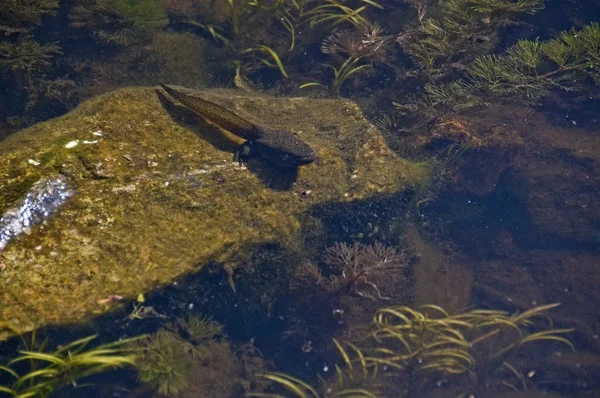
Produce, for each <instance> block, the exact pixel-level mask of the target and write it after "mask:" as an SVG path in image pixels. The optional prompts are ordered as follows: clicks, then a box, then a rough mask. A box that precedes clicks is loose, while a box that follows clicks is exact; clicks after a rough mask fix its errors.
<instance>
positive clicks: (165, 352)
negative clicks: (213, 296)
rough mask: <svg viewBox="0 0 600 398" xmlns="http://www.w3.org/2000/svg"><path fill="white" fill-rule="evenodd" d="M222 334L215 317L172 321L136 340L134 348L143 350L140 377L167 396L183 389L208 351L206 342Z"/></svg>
mask: <svg viewBox="0 0 600 398" xmlns="http://www.w3.org/2000/svg"><path fill="white" fill-rule="evenodd" d="M222 334H223V326H222V325H220V324H219V323H217V322H215V321H214V320H212V319H211V318H201V317H198V316H190V317H188V318H186V319H178V320H177V321H175V322H174V323H171V324H168V325H167V326H166V329H159V330H158V331H157V332H156V333H154V334H152V335H151V336H150V338H149V339H147V340H144V341H139V342H136V343H135V345H134V347H133V348H134V349H135V350H136V351H139V352H140V357H139V360H138V362H137V363H138V366H137V368H138V378H139V380H140V381H142V382H144V383H146V384H148V385H150V386H151V387H152V388H153V389H155V390H156V391H158V392H159V393H160V394H163V395H171V394H177V393H179V392H181V391H182V390H183V389H184V388H186V387H187V386H188V385H189V383H190V380H191V379H190V378H191V377H192V375H193V371H194V365H195V360H197V359H199V358H201V357H202V356H203V355H204V354H205V351H204V347H205V345H206V344H208V343H210V342H211V341H214V339H215V338H216V337H217V336H219V335H222Z"/></svg>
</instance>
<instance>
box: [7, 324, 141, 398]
mask: <svg viewBox="0 0 600 398" xmlns="http://www.w3.org/2000/svg"><path fill="white" fill-rule="evenodd" d="M145 337H146V336H139V337H136V338H132V339H127V340H120V341H116V342H113V343H108V344H103V345H100V346H97V347H93V348H89V343H90V342H91V341H92V340H94V339H95V338H96V335H93V336H88V337H85V338H82V339H79V340H76V341H73V342H71V343H69V344H67V345H65V346H63V347H60V348H58V349H57V350H55V351H53V352H46V351H45V349H46V346H47V343H48V341H47V340H44V341H43V342H42V343H40V344H36V343H35V333H32V340H31V343H29V344H27V345H28V346H29V349H27V350H22V351H19V354H20V355H19V356H18V357H17V358H15V359H13V360H12V361H10V362H9V363H8V364H7V365H5V366H0V372H4V373H7V374H9V375H10V376H11V377H12V379H13V382H12V383H11V384H10V385H4V386H0V392H4V393H6V394H9V396H11V397H19V398H26V397H47V396H50V394H52V393H53V392H55V391H57V390H59V389H61V388H65V387H68V386H74V385H77V382H78V381H79V380H81V379H84V378H86V377H88V376H91V375H94V374H98V373H102V372H105V371H108V370H112V369H116V368H124V367H129V366H132V367H133V366H136V355H135V354H134V353H132V352H131V351H129V350H127V349H126V348H124V347H123V345H124V344H129V343H131V342H132V341H136V340H139V339H143V338H145ZM24 363H28V364H29V370H28V372H25V373H24V372H23V371H22V369H21V368H22V365H23V364H24Z"/></svg>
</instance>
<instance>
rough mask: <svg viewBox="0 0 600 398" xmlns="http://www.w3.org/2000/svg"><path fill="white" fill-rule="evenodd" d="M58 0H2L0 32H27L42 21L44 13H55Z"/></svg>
mask: <svg viewBox="0 0 600 398" xmlns="http://www.w3.org/2000/svg"><path fill="white" fill-rule="evenodd" d="M57 8H58V0H2V1H1V2H0V32H3V33H5V34H12V33H22V32H28V31H30V30H31V29H32V28H33V27H35V26H38V25H40V24H41V22H42V17H43V16H44V15H56V9H57Z"/></svg>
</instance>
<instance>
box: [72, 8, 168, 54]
mask: <svg viewBox="0 0 600 398" xmlns="http://www.w3.org/2000/svg"><path fill="white" fill-rule="evenodd" d="M70 19H71V24H70V25H71V26H72V27H74V28H86V29H88V30H90V31H92V32H93V33H94V36H95V37H96V39H97V40H98V41H99V42H102V43H108V44H116V45H120V46H129V45H132V44H134V43H136V42H138V41H140V40H143V39H144V38H145V37H146V33H147V32H148V31H149V30H152V29H157V28H162V27H164V26H166V25H167V24H168V23H169V19H168V18H167V15H166V14H165V11H164V9H163V7H162V6H161V5H160V4H159V3H158V2H157V0H82V2H81V4H80V5H77V6H75V7H73V9H72V10H71V13H70Z"/></svg>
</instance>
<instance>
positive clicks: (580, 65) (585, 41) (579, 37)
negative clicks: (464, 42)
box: [469, 22, 600, 103]
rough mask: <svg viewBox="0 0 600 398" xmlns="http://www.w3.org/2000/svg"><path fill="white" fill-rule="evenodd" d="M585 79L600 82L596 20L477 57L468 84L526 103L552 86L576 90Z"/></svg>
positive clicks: (599, 33) (599, 38) (484, 92)
mask: <svg viewBox="0 0 600 398" xmlns="http://www.w3.org/2000/svg"><path fill="white" fill-rule="evenodd" d="M541 71H543V73H542V72H541ZM587 78H591V79H592V80H593V81H594V82H595V83H596V84H600V24H599V23H598V22H594V23H592V24H590V25H587V26H585V27H583V28H582V29H574V28H573V29H571V30H569V31H565V32H562V33H560V34H559V35H558V37H557V38H556V39H553V40H549V41H546V42H541V41H539V40H537V39H536V40H533V41H532V40H520V41H519V42H517V43H516V44H515V45H513V46H511V47H510V48H509V49H508V50H507V51H506V54H505V55H500V56H496V55H486V56H482V57H480V58H477V59H476V60H475V61H474V62H473V65H472V66H471V68H470V70H469V80H470V83H471V84H472V85H473V87H474V89H475V90H478V91H480V92H481V95H486V96H490V97H492V98H498V97H502V98H506V97H510V98H515V97H516V98H519V99H520V100H521V101H525V102H530V103H536V102H537V100H538V99H539V98H541V97H543V96H545V95H547V94H548V93H549V92H550V90H551V89H554V88H558V89H563V90H574V89H577V88H579V86H580V85H581V84H582V83H583V82H584V81H585V80H586V79H587Z"/></svg>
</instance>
